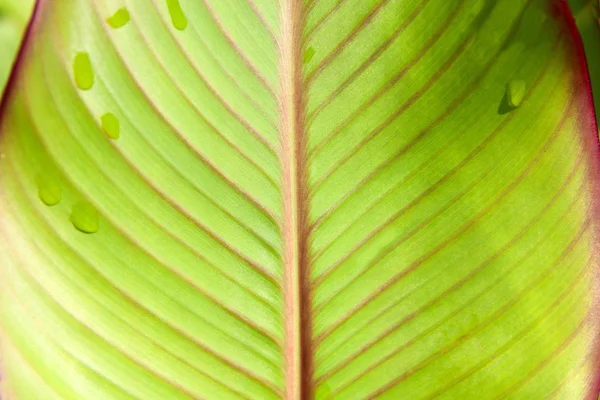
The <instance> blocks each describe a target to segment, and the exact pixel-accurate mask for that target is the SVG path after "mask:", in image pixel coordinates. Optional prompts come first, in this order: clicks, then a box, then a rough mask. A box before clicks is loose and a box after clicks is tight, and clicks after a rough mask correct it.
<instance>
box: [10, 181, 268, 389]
mask: <svg viewBox="0 0 600 400" xmlns="http://www.w3.org/2000/svg"><path fill="white" fill-rule="evenodd" d="M15 181H18V179H15ZM19 183H20V182H19ZM20 186H21V189H23V187H22V184H21V185H20ZM29 205H30V206H31V207H32V208H33V209H35V210H36V214H38V216H39V217H40V218H41V219H42V220H45V218H44V216H43V215H41V213H39V211H37V208H36V207H34V205H33V203H32V202H30V203H29ZM15 215H16V214H15ZM38 220H39V219H38ZM44 225H46V230H47V231H48V232H52V229H51V226H50V225H49V224H48V223H47V221H44ZM60 240H61V242H62V243H63V245H64V246H66V247H67V248H68V249H69V250H71V251H72V252H73V253H75V255H76V257H77V258H79V259H80V260H81V261H83V262H84V264H87V265H88V266H90V267H91V265H89V264H88V263H86V262H85V261H84V259H82V258H81V256H80V255H79V254H78V253H77V252H76V251H75V250H74V249H73V248H72V247H71V246H70V245H69V244H67V243H66V242H64V241H63V240H62V239H60ZM32 246H33V247H34V248H35V249H36V250H37V252H38V253H39V254H40V256H43V257H44V259H46V261H47V262H48V263H49V264H50V265H55V263H54V262H51V261H49V259H48V254H47V252H46V251H44V250H43V249H42V248H41V247H40V246H39V245H38V244H37V243H32ZM17 258H18V257H17ZM23 268H24V270H25V271H26V273H27V275H29V276H30V277H31V279H33V280H34V281H36V282H38V283H39V285H40V287H43V285H42V282H41V281H40V280H39V279H37V278H36V276H35V274H34V273H33V272H31V271H30V270H29V268H27V266H26V265H23ZM53 269H54V270H55V271H56V272H57V273H58V274H59V275H60V276H62V277H63V279H66V280H67V281H69V282H71V284H72V285H74V286H75V287H78V288H79V289H80V290H81V292H82V295H83V297H87V298H89V299H90V300H91V301H93V302H95V303H96V304H97V305H98V306H99V307H100V308H102V309H104V310H105V311H106V312H107V313H109V314H110V315H112V316H113V317H115V318H117V319H119V320H121V322H123V323H124V324H126V325H127V326H129V327H130V328H131V329H132V330H134V331H136V332H137V333H139V334H140V335H142V336H146V338H147V339H148V340H149V341H151V342H152V343H153V344H154V345H156V346H157V347H158V348H160V349H161V350H163V351H165V352H166V353H168V354H170V355H172V356H173V357H175V358H177V359H178V360H180V361H182V362H183V363H185V364H186V365H187V366H189V367H190V368H191V369H193V370H195V371H197V372H199V373H201V374H202V375H205V376H207V377H209V378H211V380H213V381H215V382H218V383H220V384H222V385H224V386H226V387H227V384H226V382H220V381H219V380H218V379H217V378H214V377H211V376H209V375H208V373H206V372H203V371H201V370H199V369H198V368H197V367H194V366H193V365H191V364H189V363H188V362H187V361H186V360H185V359H183V358H181V357H180V356H178V355H176V354H175V353H173V352H171V351H170V350H168V349H167V348H165V347H164V346H163V345H161V344H160V343H159V342H157V341H156V340H154V339H152V337H151V335H144V333H143V332H142V331H140V330H139V329H138V328H136V326H135V324H132V323H130V322H129V321H128V320H126V319H123V318H121V317H120V316H119V315H117V314H115V313H114V312H112V311H110V309H109V308H107V307H106V306H105V305H103V304H101V303H99V302H97V301H96V300H95V299H94V298H93V297H92V296H90V295H88V294H87V293H86V292H85V288H82V287H81V286H80V285H79V284H77V283H75V281H74V280H73V279H70V278H69V277H68V276H66V275H65V274H64V273H63V272H61V271H60V270H57V269H56V268H53ZM92 270H93V272H94V275H96V277H98V276H100V277H102V278H104V275H103V274H102V273H100V271H98V270H96V269H94V268H92ZM107 282H108V281H107ZM109 284H110V283H109ZM111 287H112V288H113V289H114V290H115V292H116V293H118V295H120V296H122V297H123V298H124V300H125V301H127V302H129V303H131V304H132V305H134V306H136V307H138V308H139V309H140V310H141V311H142V312H146V313H148V314H150V315H151V316H153V317H154V318H156V319H157V320H158V321H160V322H161V323H163V324H164V325H165V326H166V327H168V328H170V329H172V330H173V331H175V332H177V333H178V334H179V335H181V336H183V337H185V338H186V339H188V340H190V341H191V342H193V343H194V345H195V346H197V347H198V348H200V349H202V350H203V351H205V352H206V353H208V354H210V355H211V356H212V357H214V358H215V359H216V360H217V361H220V362H222V363H223V364H224V365H227V366H228V367H229V368H232V369H234V370H237V371H239V372H240V373H241V374H242V375H245V376H246V377H247V378H249V379H251V380H253V381H255V382H256V383H258V384H259V385H261V386H263V387H264V388H266V389H269V390H271V391H272V392H275V393H277V392H278V388H277V387H276V386H275V385H274V384H273V383H271V382H268V381H266V380H264V379H263V378H261V377H259V376H257V375H256V374H254V373H252V372H251V371H249V370H247V369H246V368H244V367H242V366H241V365H238V364H236V363H235V362H234V361H231V360H228V359H227V358H225V357H223V356H221V355H219V354H218V353H216V352H215V351H213V350H212V349H211V348H209V347H207V346H206V345H204V344H203V343H201V342H199V341H197V340H196V339H195V338H193V337H192V336H191V335H189V334H188V333H187V332H185V331H183V330H181V329H179V328H177V327H175V326H173V325H172V324H170V323H168V322H166V321H165V320H164V319H162V318H160V317H159V316H157V315H156V314H154V313H153V312H151V311H150V310H148V309H147V308H146V307H145V306H143V305H141V304H140V303H138V302H137V301H136V300H135V299H133V298H132V297H130V296H129V295H127V294H126V293H125V292H123V291H122V290H121V289H119V288H117V287H116V286H113V285H111ZM44 291H45V292H46V293H48V295H49V296H50V297H52V298H54V297H53V296H52V295H50V293H49V292H48V291H47V290H44ZM65 311H66V310H65Z"/></svg>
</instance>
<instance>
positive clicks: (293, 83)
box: [281, 0, 314, 400]
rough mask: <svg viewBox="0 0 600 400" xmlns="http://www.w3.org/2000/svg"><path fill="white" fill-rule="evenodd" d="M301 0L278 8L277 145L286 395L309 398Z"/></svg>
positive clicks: (310, 362)
mask: <svg viewBox="0 0 600 400" xmlns="http://www.w3.org/2000/svg"><path fill="white" fill-rule="evenodd" d="M302 2H303V1H302V0H287V1H286V2H285V3H284V4H283V7H282V48H281V71H282V74H281V93H282V104H281V118H282V121H281V126H282V130H281V143H282V160H281V163H282V171H283V177H282V184H283V190H282V191H283V208H284V215H285V218H284V221H283V227H282V231H283V239H284V259H283V264H284V311H285V315H286V320H285V349H284V356H285V377H286V389H285V396H286V399H288V400H300V399H302V400H305V399H306V400H311V399H312V398H313V391H314V388H313V360H312V353H313V351H312V342H311V337H312V320H311V316H310V297H309V296H310V293H309V287H310V284H309V280H310V273H309V265H308V260H307V248H306V246H307V240H306V238H307V233H306V223H307V222H306V218H307V215H308V210H307V209H306V207H307V206H308V204H307V199H306V194H307V193H306V189H305V188H306V176H305V157H306V150H305V146H306V145H305V131H304V108H305V102H304V97H303V96H304V95H305V92H304V90H303V83H302V26H303V15H304V14H303V12H302Z"/></svg>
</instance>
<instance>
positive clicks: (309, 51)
mask: <svg viewBox="0 0 600 400" xmlns="http://www.w3.org/2000/svg"><path fill="white" fill-rule="evenodd" d="M314 56H315V49H314V48H313V47H312V46H310V47H309V48H308V49H306V51H305V52H304V57H303V59H302V61H303V62H304V64H308V63H309V62H310V60H312V59H313V57H314Z"/></svg>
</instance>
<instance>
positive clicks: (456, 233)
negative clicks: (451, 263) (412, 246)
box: [332, 96, 574, 326]
mask: <svg viewBox="0 0 600 400" xmlns="http://www.w3.org/2000/svg"><path fill="white" fill-rule="evenodd" d="M573 104H574V97H573V96H571V99H570V103H569V105H568V106H567V107H566V108H565V112H564V113H563V116H562V120H561V121H560V123H559V124H558V126H557V128H556V129H555V130H554V132H553V134H552V135H551V136H550V138H549V140H548V141H547V142H546V143H545V144H544V146H543V148H542V149H540V151H539V152H538V154H537V156H536V157H535V158H534V159H533V160H532V161H531V162H530V163H529V164H528V165H527V166H526V168H525V169H524V170H523V171H522V172H521V173H520V174H519V175H518V176H517V177H516V178H515V179H514V180H513V181H512V182H510V184H509V185H508V186H506V187H505V189H504V190H503V191H502V192H501V193H500V194H499V195H498V196H496V197H495V198H494V199H493V201H491V202H490V203H489V204H488V205H487V206H486V207H485V208H484V209H483V210H481V211H480V212H479V213H477V214H476V215H475V216H473V217H472V218H471V219H470V220H468V221H467V222H466V223H465V224H463V225H462V226H461V227H460V228H459V229H457V230H456V231H454V232H453V233H452V234H451V235H449V236H448V237H447V238H446V239H445V240H443V241H442V242H441V243H440V244H439V245H438V246H436V247H435V248H434V249H433V250H431V251H429V252H428V253H426V254H425V255H423V256H421V257H419V258H418V259H417V260H416V261H414V262H413V263H411V264H410V265H409V266H408V267H407V268H406V269H404V270H402V271H401V272H399V273H398V274H396V275H395V276H394V277H392V278H391V279H389V280H388V281H387V282H386V283H385V284H383V285H382V286H380V287H379V288H377V289H376V290H374V291H373V293H372V294H371V295H369V296H367V297H366V298H365V299H364V300H362V301H361V302H360V303H359V304H357V305H356V306H355V307H354V308H353V309H352V310H351V311H350V312H349V313H347V314H346V315H345V316H343V317H342V318H340V319H339V320H338V321H337V322H336V324H335V326H339V325H342V324H343V323H345V322H346V321H347V320H348V319H349V318H351V317H352V316H353V315H355V314H356V313H358V312H359V311H361V310H362V309H364V308H365V307H366V306H367V305H368V304H370V303H371V302H372V301H373V300H375V299H377V298H378V297H379V296H381V295H382V294H383V293H385V292H386V291H387V290H388V289H389V288H390V287H392V286H393V285H394V284H396V283H397V282H398V281H400V280H401V279H403V278H405V277H406V276H407V275H408V274H411V273H413V272H414V271H416V270H417V269H418V268H419V267H420V266H421V265H422V264H424V263H425V262H426V261H427V260H429V259H431V258H432V257H434V256H435V255H437V254H438V253H439V252H440V251H442V250H443V249H445V248H446V247H447V246H448V245H449V244H450V243H452V242H454V241H455V240H456V239H458V238H460V237H461V236H462V235H463V234H464V233H466V232H467V231H468V230H469V229H470V228H472V227H473V226H475V225H477V224H478V223H480V222H481V221H482V220H483V217H485V216H486V215H487V214H488V213H489V212H490V211H492V210H493V209H494V207H495V206H496V205H497V204H498V203H499V202H500V201H502V200H503V199H504V198H505V197H506V196H508V195H509V194H510V193H511V192H512V191H513V190H514V189H515V188H516V187H517V186H518V185H519V184H520V183H521V182H522V181H523V180H524V179H525V178H526V177H527V176H528V175H529V173H530V172H531V171H532V170H533V168H534V167H535V166H536V165H537V164H538V162H539V160H540V159H541V158H542V157H543V156H544V155H545V153H546V150H547V149H548V148H549V147H550V146H551V145H552V143H553V142H554V141H555V140H556V139H557V137H558V136H559V133H561V132H562V127H563V125H564V123H565V121H566V119H567V117H568V115H569V114H568V113H569V112H570V111H571V109H572V106H573ZM395 249H396V246H390V247H389V248H387V249H386V250H385V251H384V252H382V253H381V254H379V255H378V256H377V257H376V258H375V259H374V260H373V261H372V262H370V263H369V265H368V266H367V267H366V268H365V269H364V270H363V271H362V272H361V273H360V274H359V275H357V276H356V277H354V278H353V279H352V280H351V281H350V282H349V283H348V284H347V285H346V286H344V288H342V289H341V290H340V291H338V292H337V293H336V294H335V295H334V296H333V297H332V299H333V298H335V297H337V296H338V295H339V294H340V293H341V292H342V291H343V290H344V289H345V288H347V287H348V286H350V285H351V284H352V283H354V282H356V281H357V280H358V279H359V278H360V277H362V276H364V275H365V274H366V273H367V272H368V271H369V270H371V268H373V267H374V266H375V265H377V264H378V263H379V262H380V261H381V260H382V259H384V258H385V257H386V256H387V255H389V254H390V253H392V252H393V251H394V250H395Z"/></svg>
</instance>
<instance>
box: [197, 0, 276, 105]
mask: <svg viewBox="0 0 600 400" xmlns="http://www.w3.org/2000/svg"><path fill="white" fill-rule="evenodd" d="M201 1H202V3H203V4H204V6H205V7H206V10H207V11H208V12H209V14H210V15H211V17H212V20H213V21H214V23H215V25H216V26H217V28H218V29H219V31H220V32H221V34H222V35H223V37H224V38H225V40H226V41H227V43H228V44H229V46H230V47H231V48H232V49H233V50H234V51H235V52H236V53H237V55H238V56H239V57H240V59H241V60H242V61H243V62H244V64H246V66H247V67H248V69H249V70H250V71H252V73H253V74H254V75H255V76H256V77H257V78H258V80H259V81H260V82H261V83H262V84H263V85H264V87H265V88H266V89H267V90H269V92H271V93H272V94H273V96H275V97H277V93H276V92H275V90H274V89H273V87H272V86H271V85H270V84H269V82H268V81H267V79H266V78H265V77H264V75H263V74H262V73H261V72H260V71H259V70H258V68H256V66H255V65H254V64H252V62H251V61H250V60H249V59H248V57H246V55H245V54H244V52H243V51H242V50H241V49H240V48H239V47H238V45H237V43H236V42H235V41H234V40H233V38H232V37H231V36H230V35H229V32H227V31H226V30H225V27H224V26H223V24H222V23H221V21H220V20H219V18H218V17H217V14H216V13H215V11H214V9H213V8H212V6H211V5H210V0H201Z"/></svg>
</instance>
